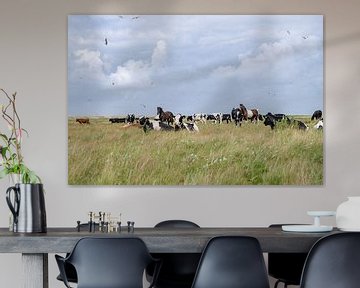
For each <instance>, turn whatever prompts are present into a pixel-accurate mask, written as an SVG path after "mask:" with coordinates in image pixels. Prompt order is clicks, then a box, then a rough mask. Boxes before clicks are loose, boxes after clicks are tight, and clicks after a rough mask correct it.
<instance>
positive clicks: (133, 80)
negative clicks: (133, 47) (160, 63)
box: [109, 60, 151, 88]
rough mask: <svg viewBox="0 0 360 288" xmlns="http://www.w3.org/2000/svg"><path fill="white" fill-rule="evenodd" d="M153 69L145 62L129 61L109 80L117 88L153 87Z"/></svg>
mask: <svg viewBox="0 0 360 288" xmlns="http://www.w3.org/2000/svg"><path fill="white" fill-rule="evenodd" d="M150 72H151V67H150V66H149V64H147V63H145V62H143V61H135V60H129V61H127V62H126V63H125V64H123V65H120V66H118V67H117V69H116V71H115V72H114V73H111V74H110V75H109V78H110V80H111V82H112V83H114V86H116V87H119V86H120V87H126V88H131V87H146V86H149V85H151V78H150Z"/></svg>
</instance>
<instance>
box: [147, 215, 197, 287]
mask: <svg viewBox="0 0 360 288" xmlns="http://www.w3.org/2000/svg"><path fill="white" fill-rule="evenodd" d="M155 228H159V229H161V228H171V229H176V228H195V229H196V228H200V226H199V225H197V224H196V223H194V222H191V221H188V220H166V221H162V222H159V223H157V224H156V225H155ZM200 256H201V254H200V253H158V254H155V257H156V258H158V259H161V260H162V267H161V270H160V273H159V275H158V279H157V283H156V287H160V288H161V287H190V286H191V284H192V282H193V279H194V276H195V273H196V269H197V266H198V264H199V260H200ZM148 274H150V275H151V274H152V271H150V269H149V271H148Z"/></svg>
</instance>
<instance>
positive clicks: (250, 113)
mask: <svg viewBox="0 0 360 288" xmlns="http://www.w3.org/2000/svg"><path fill="white" fill-rule="evenodd" d="M240 111H241V114H242V115H243V117H244V120H250V121H251V122H254V121H255V122H257V121H258V120H259V110H258V109H246V107H245V106H244V104H240Z"/></svg>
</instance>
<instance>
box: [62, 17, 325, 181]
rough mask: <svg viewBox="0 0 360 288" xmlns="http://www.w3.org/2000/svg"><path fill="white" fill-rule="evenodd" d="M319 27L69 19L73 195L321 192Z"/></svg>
mask: <svg viewBox="0 0 360 288" xmlns="http://www.w3.org/2000/svg"><path fill="white" fill-rule="evenodd" d="M324 116H325V115H324V113H323V17H322V16H321V15H71V16H69V18H68V183H69V185H322V184H323V164H324V161H323V160H324V159H323V158H324V151H323V150H324V149H323V148H324V135H323V129H324Z"/></svg>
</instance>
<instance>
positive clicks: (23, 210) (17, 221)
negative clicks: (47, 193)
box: [6, 184, 47, 233]
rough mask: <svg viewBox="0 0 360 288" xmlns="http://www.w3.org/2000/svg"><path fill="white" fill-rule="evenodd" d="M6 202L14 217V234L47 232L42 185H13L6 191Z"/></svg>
mask: <svg viewBox="0 0 360 288" xmlns="http://www.w3.org/2000/svg"><path fill="white" fill-rule="evenodd" d="M6 201H7V204H8V206H9V209H10V211H11V213H12V215H13V217H14V221H13V231H14V232H20V233H43V232H46V231H47V226H46V210H45V197H44V189H43V185H42V184H15V186H12V187H9V188H8V189H7V190H6Z"/></svg>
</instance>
